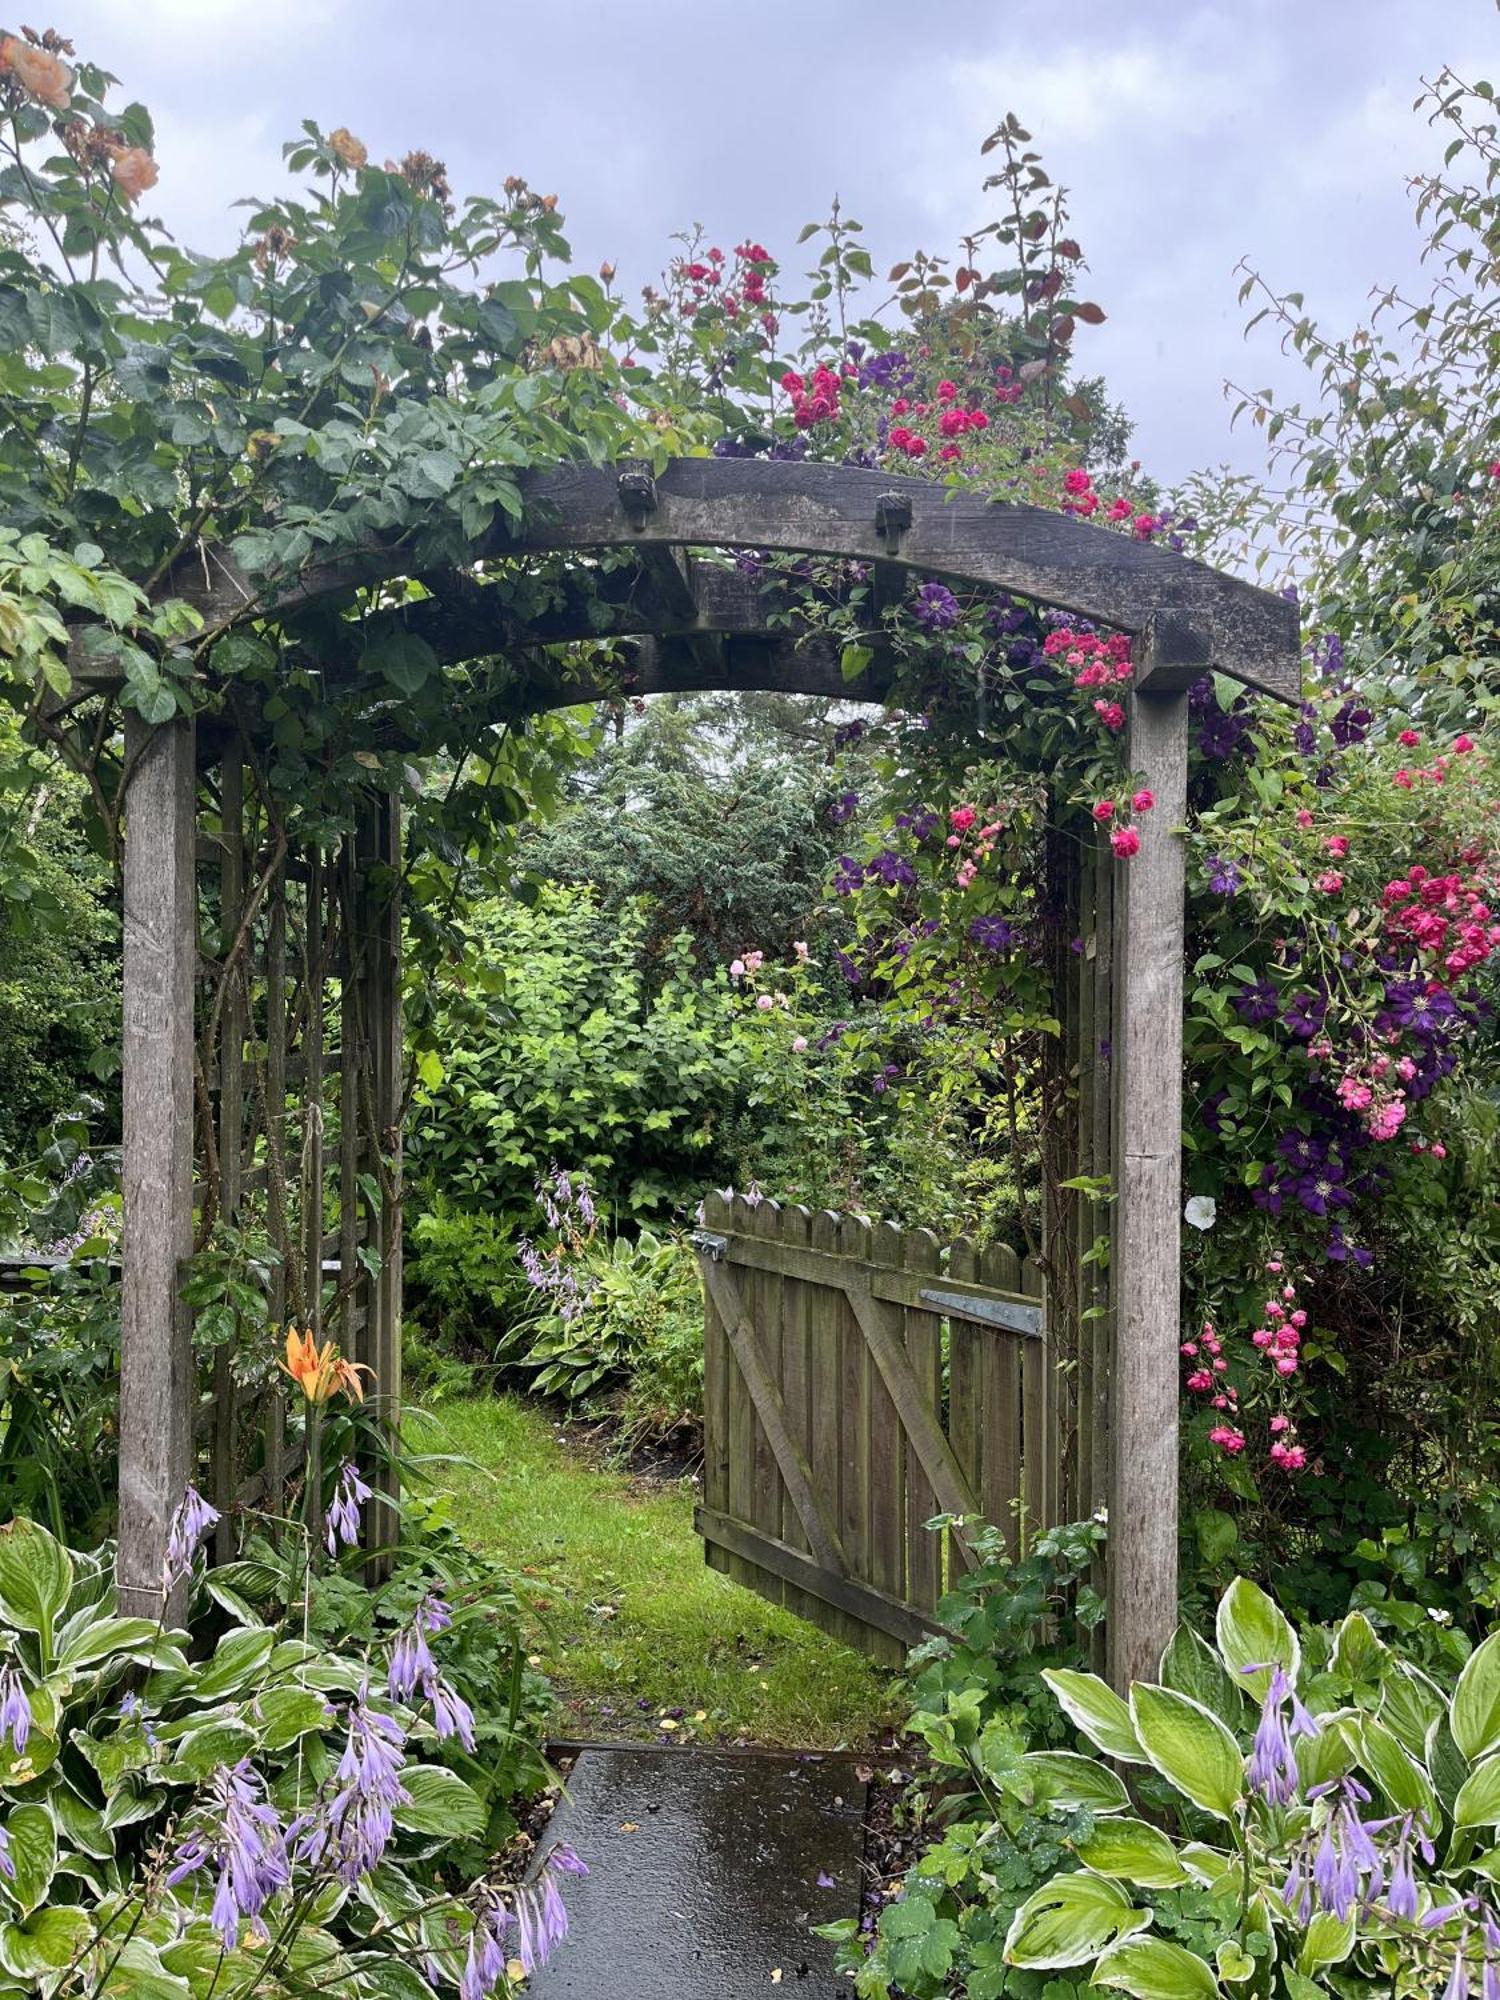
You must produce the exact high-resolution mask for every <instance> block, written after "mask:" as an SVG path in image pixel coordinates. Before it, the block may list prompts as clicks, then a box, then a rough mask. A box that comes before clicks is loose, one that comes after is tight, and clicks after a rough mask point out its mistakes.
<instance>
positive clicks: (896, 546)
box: [874, 493, 912, 617]
mask: <svg viewBox="0 0 1500 2000" xmlns="http://www.w3.org/2000/svg"><path fill="white" fill-rule="evenodd" d="M911 523H912V511H911V497H910V495H909V494H906V493H882V494H881V495H880V497H879V499H878V500H877V501H876V502H875V532H876V534H877V535H879V537H880V539H881V540H882V541H883V542H884V543H885V553H886V555H887V556H889V557H895V556H898V555H900V553H901V537H902V536H903V535H904V534H905V533H906V532H907V530H908V529H909V528H910V527H911ZM874 581H875V614H876V616H877V617H881V616H883V615H884V613H885V612H886V611H887V610H888V609H889V607H890V606H891V605H893V604H899V603H900V602H901V600H902V598H903V597H904V596H905V595H906V572H905V570H904V569H902V568H901V567H900V565H899V564H897V563H896V562H894V561H889V562H879V561H877V562H876V564H875V579H874Z"/></svg>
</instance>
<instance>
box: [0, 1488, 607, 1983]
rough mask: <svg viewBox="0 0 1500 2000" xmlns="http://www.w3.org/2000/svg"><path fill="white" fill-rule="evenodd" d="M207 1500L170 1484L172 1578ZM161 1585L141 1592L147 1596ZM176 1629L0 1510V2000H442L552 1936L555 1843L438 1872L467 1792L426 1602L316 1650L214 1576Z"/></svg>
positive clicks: (458, 1614) (460, 1724)
mask: <svg viewBox="0 0 1500 2000" xmlns="http://www.w3.org/2000/svg"><path fill="white" fill-rule="evenodd" d="M213 1519H214V1516H213V1513H212V1510H211V1509H209V1508H207V1507H205V1506H204V1505H203V1503H202V1502H201V1501H199V1500H198V1499H197V1496H196V1495H193V1494H191V1493H190V1494H189V1496H188V1500H187V1501H186V1502H185V1504H184V1507H183V1508H182V1509H180V1510H179V1513H178V1516H177V1519H176V1521H175V1523H174V1533H173V1546H172V1553H171V1556H170V1558H169V1560H170V1562H171V1564H172V1570H173V1576H172V1580H173V1581H174V1582H183V1581H186V1580H187V1577H188V1576H189V1575H190V1574H191V1569H192V1563H193V1555H194V1550H195V1546H196V1544H197V1543H198V1542H199V1541H200V1540H201V1537H202V1535H203V1534H204V1533H205V1532H206V1531H207V1529H208V1528H209V1527H210V1526H211V1525H212V1523H213ZM165 1598H166V1593H165V1591H164V1601H165ZM193 1602H194V1605H195V1607H196V1615H195V1616H194V1618H193V1620H192V1622H191V1629H173V1628H172V1627H171V1626H170V1625H168V1624H167V1623H166V1622H165V1621H164V1620H153V1619H151V1618H138V1617H131V1618H127V1617H122V1616H120V1615H119V1613H118V1611H117V1608H116V1604H115V1597H114V1590H113V1585H112V1582H111V1573H110V1563H109V1558H108V1552H107V1551H106V1552H103V1553H100V1554H93V1555H79V1554H75V1553H73V1552H72V1551H70V1550H68V1549H67V1548H65V1547H64V1546H63V1545H62V1544H61V1543H60V1542H58V1541H56V1540H54V1538H53V1537H52V1536H51V1535H50V1534H48V1533H47V1532H46V1530H45V1529H43V1528H41V1527H38V1526H35V1525H33V1524H32V1523H30V1522H28V1521H25V1520H17V1521H15V1522H13V1523H11V1524H10V1525H9V1526H7V1527H4V1528H0V1658H3V1665H0V1995H37V1996H51V1995H53V1994H67V1995H70V1996H71V1995H80V1996H88V2000H107V1997H108V2000H114V1996H119V2000H125V1996H130V2000H210V1996H211V2000H238V1996H248V1995H250V1994H252V1993H253V1994H256V1995H267V1996H273V2000H275V1996H292V1995H304V1994H312V1993H318V1994H325V1995H341V1996H349V2000H354V1996H360V2000H435V1996H446V1995H451V1994H452V1993H453V1992H454V1991H455V1990H458V1989H460V1986H461V1990H462V1992H463V1994H464V1996H465V2000H489V1996H492V1995H499V1994H504V1993H507V1992H509V1991H510V1990H511V1980H512V1972H513V1970H515V1969H516V1967H515V1962H516V1961H519V1962H520V1965H521V1966H524V1967H526V1968H533V1967H534V1966H535V1965H536V1964H537V1963H538V1962H539V1961H540V1959H541V1958H542V1957H543V1956H545V1954H546V1952H547V1950H548V1949H550V1947H551V1945H552V1944H554V1943H555V1942H556V1941H557V1940H558V1938H559V1937H560V1936H561V1934H562V1933H563V1931H565V1929H566V1918H565V1915H564V1914H563V1911H562V1905H561V1900H560V1896H559V1892H558V1880H557V1878H558V1875H559V1873H565V1872H566V1871H567V1870H568V1869H569V1868H571V1867H574V1866H576V1865H577V1864H576V1863H575V1862H574V1859H573V1857H572V1856H571V1855H570V1854H569V1853H568V1852H567V1851H566V1850H562V1849H559V1850H557V1851H556V1852H555V1854H554V1855H552V1856H551V1857H549V1858H548V1860H547V1861H546V1862H544V1864H543V1866H542V1869H541V1871H540V1874H539V1875H537V1876H536V1877H535V1878H534V1881H533V1884H532V1886H530V1887H527V1888H524V1889H520V1890H516V1889H509V1890H505V1891H502V1890H501V1889H500V1888H499V1887H498V1886H497V1885H495V1884H491V1883H488V1882H485V1881H483V1880H481V1881H479V1882H477V1883H471V1882H468V1881H466V1880H465V1876H464V1873H463V1872H462V1871H461V1869H460V1868H458V1867H456V1866H455V1865H454V1861H455V1857H456V1856H458V1855H461V1854H462V1853H463V1848H464V1843H465V1842H466V1841H473V1840H474V1839H475V1838H476V1837H477V1836H480V1835H482V1833H483V1832H484V1828H485V1823H486V1808H485V1806H484V1804H483V1803H482V1802H481V1800H480V1798H479V1796H478V1795H477V1794H476V1792H475V1791H474V1789H473V1788H472V1787H471V1786H470V1785H469V1784H468V1783H467V1782H466V1781H465V1780H464V1778H463V1777H461V1776H460V1775H459V1774H458V1773H457V1772H456V1771H454V1770H453V1769H451V1768H449V1767H448V1766H447V1764H446V1763H445V1762H444V1761H443V1759H444V1757H445V1755H446V1753H447V1751H448V1749H449V1747H450V1746H463V1747H466V1748H467V1749H469V1750H472V1749H473V1748H474V1747H475V1717H474V1716H473V1714H472V1713H471V1711H470V1708H469V1705H468V1704H467V1703H466V1702H465V1701H464V1699H463V1697H462V1696H461V1695H460V1694H459V1692H458V1690H457V1687H456V1686H455V1685H454V1683H453V1681H452V1679H451V1678H450V1675H449V1673H448V1671H447V1665H446V1663H447V1655H448V1648H449V1644H450V1641H449V1638H448V1634H449V1632H450V1630H451V1629H452V1628H453V1627H454V1626H455V1625H456V1624H458V1623H460V1621H461V1620H462V1618H463V1615H464V1613H463V1608H462V1607H458V1608H457V1609H454V1610H450V1608H449V1606H448V1605H447V1604H446V1603H444V1602H443V1601H442V1600H441V1599H440V1598H438V1597H436V1596H433V1595H428V1596H426V1597H424V1598H423V1599H422V1601H421V1602H420V1603H419V1604H418V1605H417V1606H416V1607H415V1608H414V1610H413V1611H412V1613H411V1615H410V1617H409V1619H408V1621H407V1623H406V1624H405V1625H404V1626H403V1627H402V1628H401V1629H400V1631H399V1632H398V1633H397V1635H396V1637H395V1640H394V1643H391V1644H389V1645H388V1646H383V1647H381V1648H380V1649H379V1650H378V1651H377V1650H376V1649H374V1648H370V1649H361V1648H358V1647H356V1646H353V1645H348V1644H345V1645H343V1646H341V1647H340V1648H339V1649H338V1650H336V1651H335V1650H332V1649H330V1648H327V1647H325V1646H322V1645H316V1644H314V1643H312V1642H311V1641H309V1640H307V1639H305V1638H303V1637H301V1636H297V1635H296V1634H295V1633H292V1634H289V1633H288V1631H287V1630H286V1629H285V1628H278V1627H275V1626H272V1625H269V1624H265V1623H262V1622H260V1621H259V1619H258V1618H257V1615H256V1614H255V1612H253V1611H252V1610H250V1608H249V1607H248V1605H247V1604H246V1603H245V1602H244V1600H243V1599H242V1598H241V1597H240V1596H239V1595H238V1594H237V1593H236V1592H235V1591H233V1590H232V1589H230V1588H228V1587H226V1586H224V1585H222V1584H220V1583H219V1582H218V1581H217V1580H216V1579H213V1578H204V1579H202V1580H201V1581H200V1582H199V1583H198V1585H197V1587H196V1589H195V1592H194V1596H193Z"/></svg>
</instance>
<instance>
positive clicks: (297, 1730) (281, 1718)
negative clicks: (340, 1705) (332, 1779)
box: [255, 1687, 328, 1750]
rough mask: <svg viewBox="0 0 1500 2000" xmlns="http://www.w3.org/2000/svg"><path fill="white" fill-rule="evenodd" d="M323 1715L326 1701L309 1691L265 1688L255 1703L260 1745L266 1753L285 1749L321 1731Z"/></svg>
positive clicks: (288, 1688) (326, 1711)
mask: <svg viewBox="0 0 1500 2000" xmlns="http://www.w3.org/2000/svg"><path fill="white" fill-rule="evenodd" d="M327 1715H328V1703H327V1700H326V1698H325V1697H324V1696H323V1695H320V1694H314V1693H313V1692H312V1690H311V1689H310V1688H299V1687H278V1688H267V1689H266V1691H265V1693H264V1694H263V1695H260V1696H259V1697H258V1698H257V1700H256V1703H255V1716H256V1720H257V1721H258V1722H259V1723H260V1740H261V1745H262V1747H263V1748H264V1749H267V1750H285V1749H287V1748H288V1747H289V1746H290V1745H291V1744H293V1743H295V1742H296V1741H297V1740H298V1738H299V1737H302V1736H306V1735H308V1734H309V1733H310V1732H311V1731H312V1730H314V1729H321V1728H322V1727H323V1724H324V1722H325V1721H326V1720H327Z"/></svg>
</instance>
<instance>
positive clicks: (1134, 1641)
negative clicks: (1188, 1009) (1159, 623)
mask: <svg viewBox="0 0 1500 2000" xmlns="http://www.w3.org/2000/svg"><path fill="white" fill-rule="evenodd" d="M1143 664H1145V665H1147V666H1148V667H1149V664H1150V663H1149V661H1146V662H1143ZM1147 678H1148V680H1149V678H1150V675H1149V673H1148V675H1147ZM1129 729H1130V735H1129V744H1128V759H1127V761H1128V762H1129V764H1130V766H1131V768H1132V769H1133V770H1134V771H1136V772H1137V773H1138V774H1139V776H1140V778H1141V780H1142V782H1143V783H1144V784H1146V785H1148V786H1149V787H1150V788H1151V790H1152V791H1153V792H1154V793H1155V794H1156V806H1155V809H1154V810H1153V811H1152V812H1150V813H1146V814H1143V815H1142V816H1141V820H1140V834H1141V846H1140V851H1139V852H1138V853H1137V854H1135V855H1133V856H1131V858H1130V859H1129V860H1127V861H1124V862H1123V863H1119V864H1116V866H1115V870H1114V875H1113V882H1112V887H1113V904H1114V927H1115V929H1114V941H1113V950H1114V970H1115V986H1114V1022H1113V1036H1112V1047H1111V1055H1110V1063H1111V1072H1112V1082H1113V1096H1114V1102H1113V1106H1112V1127H1113V1132H1112V1137H1113V1156H1114V1173H1113V1181H1114V1194H1115V1201H1114V1213H1113V1247H1112V1252H1111V1261H1110V1271H1111V1279H1112V1288H1113V1294H1114V1296H1113V1307H1114V1312H1113V1325H1114V1352H1113V1356H1112V1366H1111V1370H1110V1381H1111V1401H1112V1408H1111V1414H1110V1439H1109V1450H1110V1458H1109V1480H1108V1491H1109V1612H1108V1657H1109V1674H1110V1679H1111V1681H1112V1682H1113V1684H1114V1685H1115V1687H1116V1688H1117V1689H1119V1690H1120V1692H1122V1693H1123V1692H1124V1691H1125V1690H1126V1688H1127V1687H1128V1686H1129V1684H1130V1682H1131V1681H1132V1680H1155V1679H1156V1677H1157V1665H1158V1662H1159V1659H1160V1656H1161V1651H1162V1648H1163V1647H1164V1646H1165V1645H1166V1643H1167V1641H1168V1640H1169V1639H1170V1638H1171V1636H1172V1632H1173V1630H1174V1628H1175V1626H1176V1623H1177V1506H1178V1492H1177V1480H1178V1465H1177V1406H1178V1367H1179V1361H1178V1342H1179V1340H1180V1338H1181V1335H1180V1331H1179V1321H1180V1313H1181V1296H1180V1294H1181V1255H1182V1243H1181V1214H1180V1209H1181V1194H1182V955H1183V930H1184V907H1183V906H1184V890H1185V879H1184V878H1185V868H1184V852H1183V837H1182V831H1181V829H1182V825H1183V821H1184V820H1185V818H1186V816H1187V763H1188V697H1187V694H1186V692H1185V691H1180V692H1175V693H1167V694H1157V693H1151V692H1134V693H1132V694H1131V696H1130V721H1129Z"/></svg>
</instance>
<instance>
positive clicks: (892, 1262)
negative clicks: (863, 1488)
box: [866, 1222, 906, 1597]
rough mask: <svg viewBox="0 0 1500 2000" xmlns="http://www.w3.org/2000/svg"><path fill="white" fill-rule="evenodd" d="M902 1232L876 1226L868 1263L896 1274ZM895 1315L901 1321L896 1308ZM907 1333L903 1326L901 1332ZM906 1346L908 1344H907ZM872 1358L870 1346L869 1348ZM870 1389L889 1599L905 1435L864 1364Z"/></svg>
mask: <svg viewBox="0 0 1500 2000" xmlns="http://www.w3.org/2000/svg"><path fill="white" fill-rule="evenodd" d="M904 1240H905V1239H904V1236H903V1232H902V1231H901V1230H900V1229H899V1228H898V1227H897V1226H896V1224H895V1223H893V1222H881V1223H877V1225H876V1226H875V1228H874V1230H873V1231H872V1232H871V1242H870V1260H871V1262H872V1263H874V1264H878V1265H884V1266H886V1267H888V1268H890V1269H892V1270H898V1269H899V1268H900V1266H901V1263H902V1249H903V1245H904ZM890 1310H891V1315H892V1317H893V1319H896V1320H897V1322H898V1324H899V1323H900V1319H901V1315H900V1309H899V1308H898V1307H894V1306H893V1307H892V1308H891V1309H890ZM903 1331H904V1328H903ZM903 1348H904V1343H903ZM866 1353H867V1357H868V1347H867V1348H866ZM866 1383H867V1386H868V1391H869V1398H870V1403H869V1424H868V1426H867V1430H866V1438H867V1444H868V1451H869V1482H868V1492H869V1503H870V1581H871V1582H872V1583H873V1584H874V1585H875V1587H876V1589H877V1590H883V1591H885V1592H886V1593H887V1595H888V1596H891V1597H904V1596H905V1595H906V1588H905V1585H906V1560H905V1557H906V1550H905V1541H906V1486H905V1464H904V1460H905V1451H904V1444H905V1437H904V1433H903V1430H902V1425H901V1419H900V1417H899V1416H898V1414H897V1411H896V1405H895V1403H894V1402H893V1401H892V1399H891V1393H890V1390H889V1389H888V1388H887V1386H886V1383H885V1381H884V1378H883V1377H882V1375H881V1372H880V1370H879V1369H878V1368H870V1367H869V1365H868V1358H867V1362H866Z"/></svg>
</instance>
